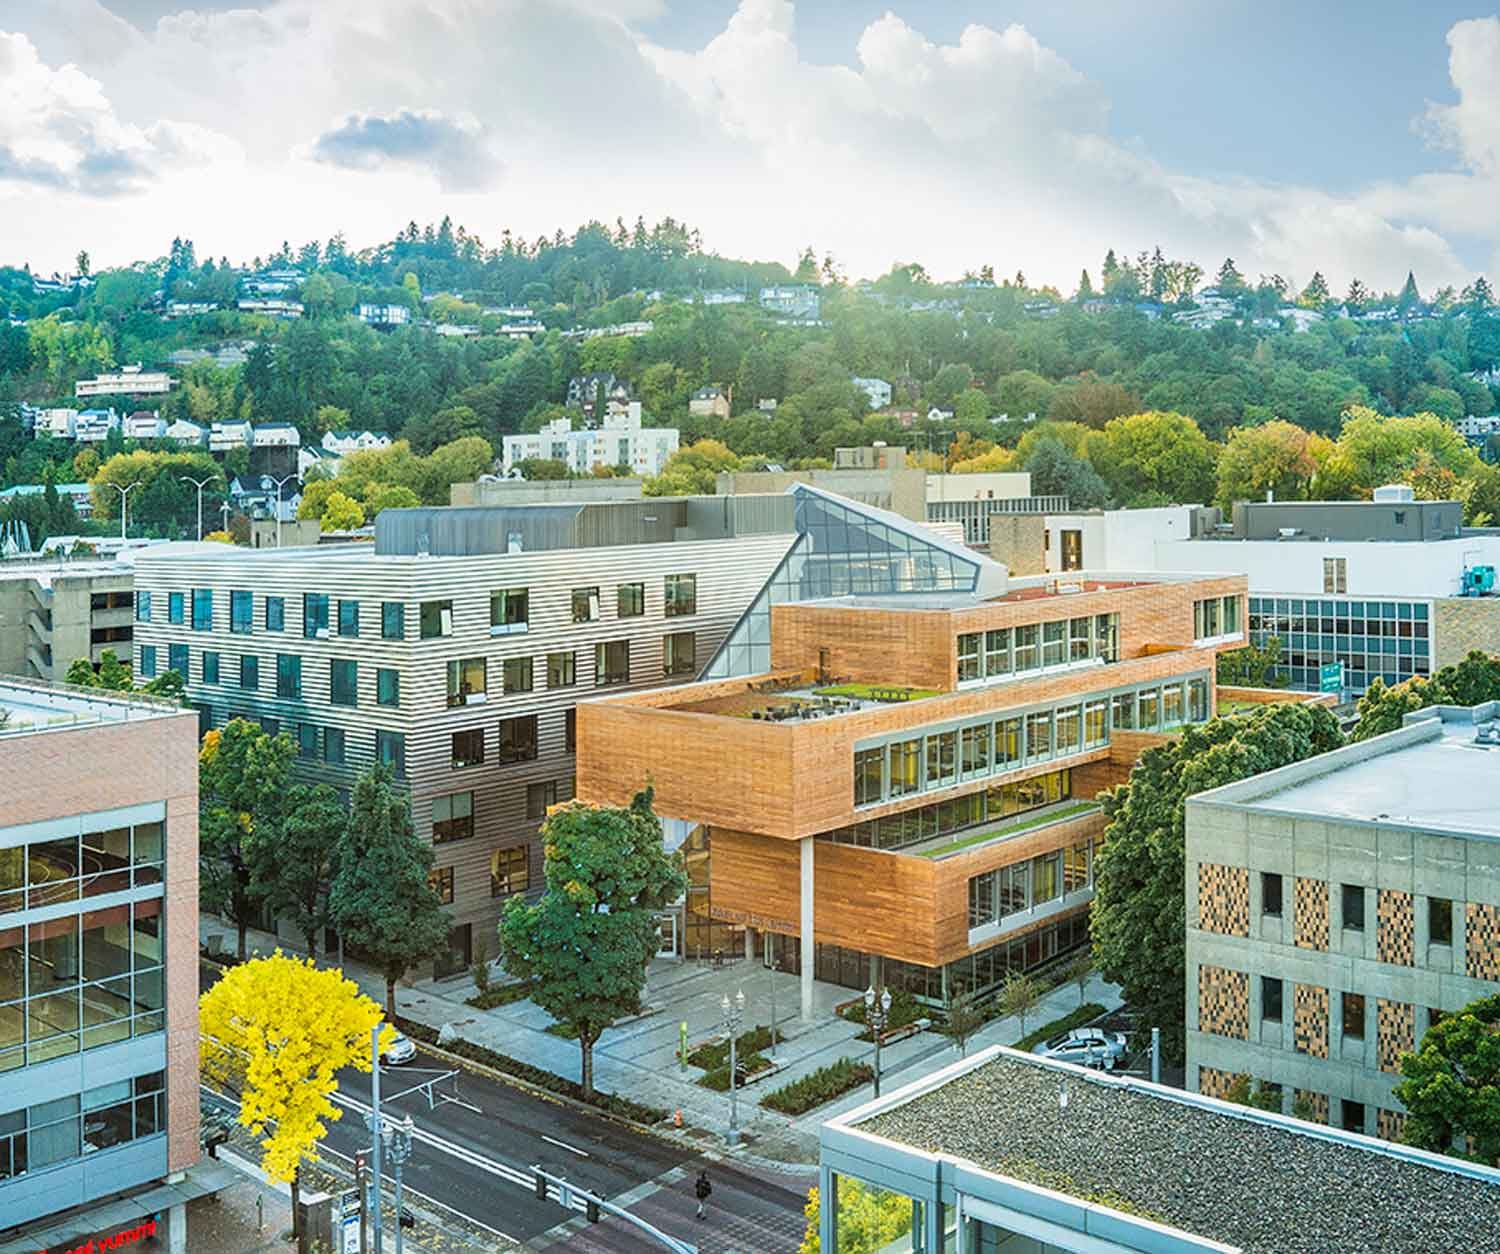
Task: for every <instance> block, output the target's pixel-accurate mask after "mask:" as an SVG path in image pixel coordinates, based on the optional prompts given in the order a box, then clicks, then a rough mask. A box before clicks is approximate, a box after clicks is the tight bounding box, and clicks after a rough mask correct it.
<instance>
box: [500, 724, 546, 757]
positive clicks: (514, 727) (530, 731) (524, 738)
mask: <svg viewBox="0 0 1500 1254" xmlns="http://www.w3.org/2000/svg"><path fill="white" fill-rule="evenodd" d="M535 758H536V715H535V714H524V715H521V716H520V717H519V718H502V719H501V720H500V751H499V753H497V754H496V759H495V760H496V761H498V762H501V763H506V762H531V761H533V760H535Z"/></svg>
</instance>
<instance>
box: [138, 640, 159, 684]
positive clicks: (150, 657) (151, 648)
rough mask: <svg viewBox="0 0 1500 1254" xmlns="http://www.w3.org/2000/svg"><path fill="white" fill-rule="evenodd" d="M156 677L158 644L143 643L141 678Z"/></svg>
mask: <svg viewBox="0 0 1500 1254" xmlns="http://www.w3.org/2000/svg"><path fill="white" fill-rule="evenodd" d="M155 677H156V646H155V645H154V644H143V645H141V678H142V679H154V678H155Z"/></svg>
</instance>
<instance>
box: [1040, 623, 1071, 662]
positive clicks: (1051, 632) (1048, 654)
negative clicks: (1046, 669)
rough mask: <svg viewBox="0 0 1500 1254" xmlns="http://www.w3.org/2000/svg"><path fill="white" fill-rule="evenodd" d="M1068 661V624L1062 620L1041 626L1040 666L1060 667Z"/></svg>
mask: <svg viewBox="0 0 1500 1254" xmlns="http://www.w3.org/2000/svg"><path fill="white" fill-rule="evenodd" d="M1067 660H1068V623H1067V620H1066V619H1062V620H1060V621H1058V622H1055V623H1043V624H1042V665H1043V666H1061V665H1062V664H1063V663H1064V662H1065V661H1067Z"/></svg>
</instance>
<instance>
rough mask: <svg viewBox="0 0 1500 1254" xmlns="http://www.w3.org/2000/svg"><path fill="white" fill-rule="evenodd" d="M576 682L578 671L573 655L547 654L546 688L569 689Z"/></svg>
mask: <svg viewBox="0 0 1500 1254" xmlns="http://www.w3.org/2000/svg"><path fill="white" fill-rule="evenodd" d="M577 682H578V670H577V665H576V663H575V661H574V655H573V654H571V653H549V654H547V687H549V688H571V687H572V686H573V685H574V684H575V683H577Z"/></svg>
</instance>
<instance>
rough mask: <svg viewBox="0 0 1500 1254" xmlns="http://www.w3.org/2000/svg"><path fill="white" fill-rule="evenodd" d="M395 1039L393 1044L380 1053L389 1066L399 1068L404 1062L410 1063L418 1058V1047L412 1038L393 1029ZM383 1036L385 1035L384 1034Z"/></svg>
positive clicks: (382, 1059)
mask: <svg viewBox="0 0 1500 1254" xmlns="http://www.w3.org/2000/svg"><path fill="white" fill-rule="evenodd" d="M391 1032H392V1033H394V1038H393V1039H392V1041H391V1043H390V1044H389V1045H387V1046H385V1048H384V1049H382V1050H381V1051H380V1057H381V1061H383V1062H384V1063H385V1064H386V1065H387V1066H399V1065H400V1064H401V1063H403V1062H410V1061H411V1060H412V1059H413V1058H415V1057H416V1056H417V1047H416V1045H415V1043H414V1042H413V1041H412V1039H411V1037H409V1036H406V1035H404V1034H402V1033H400V1032H397V1031H396V1029H395V1028H391ZM381 1035H382V1036H383V1035H385V1034H384V1033H383V1032H382V1033H381Z"/></svg>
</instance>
